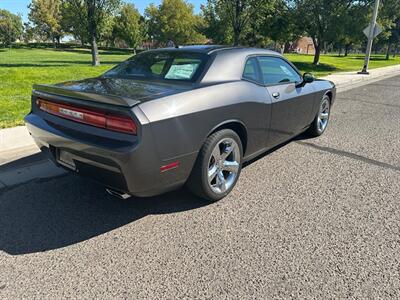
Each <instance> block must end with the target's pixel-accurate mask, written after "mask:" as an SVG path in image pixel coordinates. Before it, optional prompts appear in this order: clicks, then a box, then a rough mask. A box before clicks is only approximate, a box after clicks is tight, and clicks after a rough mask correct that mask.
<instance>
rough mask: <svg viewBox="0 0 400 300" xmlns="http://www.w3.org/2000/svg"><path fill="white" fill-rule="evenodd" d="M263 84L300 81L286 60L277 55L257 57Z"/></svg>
mask: <svg viewBox="0 0 400 300" xmlns="http://www.w3.org/2000/svg"><path fill="white" fill-rule="evenodd" d="M258 62H259V64H260V68H261V73H262V77H263V80H264V83H265V84H279V83H289V82H299V81H301V77H300V75H299V74H298V73H297V72H296V71H295V70H294V69H293V67H292V66H291V65H289V64H288V63H287V62H286V61H284V60H283V59H281V58H278V57H271V56H261V57H259V58H258Z"/></svg>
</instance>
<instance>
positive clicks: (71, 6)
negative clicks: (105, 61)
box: [63, 0, 121, 66]
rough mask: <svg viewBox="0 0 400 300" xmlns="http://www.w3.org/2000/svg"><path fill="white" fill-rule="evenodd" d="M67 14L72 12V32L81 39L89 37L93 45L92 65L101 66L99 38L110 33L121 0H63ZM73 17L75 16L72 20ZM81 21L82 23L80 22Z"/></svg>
mask: <svg viewBox="0 0 400 300" xmlns="http://www.w3.org/2000/svg"><path fill="white" fill-rule="evenodd" d="M63 1H64V2H65V3H64V7H65V9H66V10H65V11H64V13H65V14H66V13H67V12H68V13H71V16H70V17H69V18H67V20H68V19H69V21H68V22H67V21H66V24H69V26H70V28H71V32H72V34H74V35H75V36H80V38H81V40H83V39H86V34H85V30H84V29H83V28H84V27H83V25H85V27H86V32H87V39H88V42H89V43H90V46H91V52H92V65H93V66H99V65H100V58H99V49H98V45H97V43H98V40H99V39H101V38H102V35H104V34H110V32H111V28H112V24H113V23H112V21H111V20H112V18H113V17H114V15H115V13H116V12H117V11H118V9H119V8H120V6H121V0H63ZM71 10H72V11H71ZM71 17H72V18H73V19H72V20H71ZM79 22H81V23H82V24H78V23H79Z"/></svg>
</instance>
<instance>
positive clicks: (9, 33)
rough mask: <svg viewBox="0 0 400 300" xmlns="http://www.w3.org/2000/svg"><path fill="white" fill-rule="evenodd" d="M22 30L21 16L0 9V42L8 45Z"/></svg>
mask: <svg viewBox="0 0 400 300" xmlns="http://www.w3.org/2000/svg"><path fill="white" fill-rule="evenodd" d="M22 31H23V25H22V19H21V16H18V15H14V14H12V13H10V12H9V11H7V10H5V9H0V43H1V44H3V45H5V46H10V45H11V44H12V43H14V42H15V41H16V40H17V39H18V38H19V37H20V36H21V35H22Z"/></svg>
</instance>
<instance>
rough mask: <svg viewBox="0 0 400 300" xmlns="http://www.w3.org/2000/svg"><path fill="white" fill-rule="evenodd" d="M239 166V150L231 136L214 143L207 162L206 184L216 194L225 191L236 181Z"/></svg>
mask: <svg viewBox="0 0 400 300" xmlns="http://www.w3.org/2000/svg"><path fill="white" fill-rule="evenodd" d="M239 168H240V150H239V146H238V144H237V143H236V141H235V140H234V139H232V138H224V139H223V140H221V141H219V142H218V143H217V145H215V147H214V149H213V151H212V153H211V157H210V159H209V162H208V173H207V176H208V184H209V186H210V188H211V190H212V191H213V192H215V193H217V194H221V193H225V192H226V191H227V190H229V189H230V188H231V187H232V186H233V185H234V183H235V182H236V179H237V176H238V172H239Z"/></svg>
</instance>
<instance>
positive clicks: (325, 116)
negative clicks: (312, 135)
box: [318, 97, 330, 132]
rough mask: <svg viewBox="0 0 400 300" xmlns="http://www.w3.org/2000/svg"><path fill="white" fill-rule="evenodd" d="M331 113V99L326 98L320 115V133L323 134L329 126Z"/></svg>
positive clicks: (320, 109)
mask: <svg viewBox="0 0 400 300" xmlns="http://www.w3.org/2000/svg"><path fill="white" fill-rule="evenodd" d="M329 113H330V102H329V99H328V98H327V97H325V98H324V99H323V100H322V102H321V106H320V108H319V114H318V130H319V131H320V132H323V131H324V130H325V128H326V126H328V121H329Z"/></svg>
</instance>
